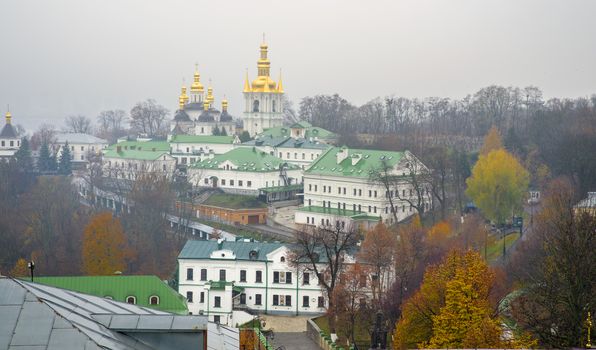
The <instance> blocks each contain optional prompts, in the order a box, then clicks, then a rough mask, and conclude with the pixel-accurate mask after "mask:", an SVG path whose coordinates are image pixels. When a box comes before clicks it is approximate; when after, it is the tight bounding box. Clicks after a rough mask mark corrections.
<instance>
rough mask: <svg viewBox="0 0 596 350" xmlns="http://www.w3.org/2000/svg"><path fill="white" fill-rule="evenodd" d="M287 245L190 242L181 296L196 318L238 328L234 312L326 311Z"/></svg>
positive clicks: (182, 261)
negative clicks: (290, 256) (291, 260)
mask: <svg viewBox="0 0 596 350" xmlns="http://www.w3.org/2000/svg"><path fill="white" fill-rule="evenodd" d="M289 253H290V251H289V249H288V247H286V246H285V245H283V244H281V243H262V242H261V243H259V242H251V241H247V240H245V241H237V242H228V241H188V242H187V243H186V245H185V246H184V248H183V249H182V251H181V252H180V255H179V256H178V266H179V284H178V285H179V286H178V292H179V293H180V294H182V295H183V296H186V299H187V303H188V309H189V311H190V312H192V314H193V315H194V314H203V315H207V316H208V317H209V320H210V321H215V322H218V321H219V322H221V323H222V324H228V325H236V323H235V320H234V319H233V316H232V315H233V310H234V309H240V310H246V309H248V310H251V311H253V312H258V313H267V314H281V315H301V314H309V315H310V314H321V313H324V312H325V308H326V306H327V300H326V298H325V297H324V296H323V293H322V291H321V288H320V286H319V285H318V282H317V278H316V276H314V274H313V273H311V272H308V271H303V270H302V269H300V268H297V267H293V266H291V265H290V264H289V262H288V260H287V259H288V254H289Z"/></svg>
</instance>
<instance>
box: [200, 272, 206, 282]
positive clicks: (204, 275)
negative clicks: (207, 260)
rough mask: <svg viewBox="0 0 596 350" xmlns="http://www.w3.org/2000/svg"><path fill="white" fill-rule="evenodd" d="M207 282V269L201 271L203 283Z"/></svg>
mask: <svg viewBox="0 0 596 350" xmlns="http://www.w3.org/2000/svg"><path fill="white" fill-rule="evenodd" d="M206 280H207V269H201V281H206Z"/></svg>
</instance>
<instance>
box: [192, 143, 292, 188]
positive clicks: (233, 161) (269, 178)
mask: <svg viewBox="0 0 596 350" xmlns="http://www.w3.org/2000/svg"><path fill="white" fill-rule="evenodd" d="M188 177H189V179H191V181H192V182H193V184H194V185H196V186H199V187H213V188H220V189H222V190H223V191H224V192H228V193H235V194H245V195H252V196H257V195H259V189H261V188H267V187H276V186H288V185H293V184H297V183H300V182H301V181H302V172H301V170H300V168H299V167H298V166H296V165H293V164H288V163H287V162H284V161H282V160H281V159H279V158H277V157H275V156H272V155H270V154H268V153H265V152H263V151H260V150H258V149H257V148H256V147H252V148H250V147H239V148H235V149H233V150H231V151H229V152H227V153H224V154H221V155H210V156H209V157H208V158H206V159H203V160H202V161H200V162H196V163H194V164H193V165H192V166H190V167H189V168H188Z"/></svg>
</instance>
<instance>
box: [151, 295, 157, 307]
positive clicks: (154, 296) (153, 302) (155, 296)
mask: <svg viewBox="0 0 596 350" xmlns="http://www.w3.org/2000/svg"><path fill="white" fill-rule="evenodd" d="M149 305H159V297H158V296H157V295H152V296H150V297H149Z"/></svg>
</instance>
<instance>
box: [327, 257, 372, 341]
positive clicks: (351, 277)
mask: <svg viewBox="0 0 596 350" xmlns="http://www.w3.org/2000/svg"><path fill="white" fill-rule="evenodd" d="M369 273H370V270H369V269H368V268H367V267H365V266H363V265H361V264H358V263H356V264H352V265H350V266H349V267H347V268H346V269H345V271H344V272H343V273H342V274H341V276H340V279H339V285H338V286H337V288H336V289H335V298H334V299H335V302H336V305H337V321H338V326H339V327H338V328H339V329H341V331H342V333H343V334H344V335H345V336H346V338H348V339H349V340H350V343H352V344H354V343H355V341H356V335H355V331H356V325H361V326H362V324H363V323H366V321H368V319H367V318H369V317H367V316H368V315H367V314H368V312H367V310H368V307H367V305H366V303H363V302H362V301H363V300H366V298H367V294H366V292H367V291H366V283H363V282H366V280H367V279H368V274H369Z"/></svg>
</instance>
